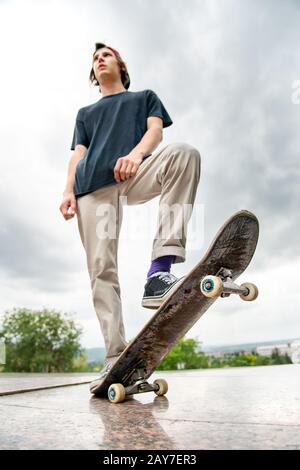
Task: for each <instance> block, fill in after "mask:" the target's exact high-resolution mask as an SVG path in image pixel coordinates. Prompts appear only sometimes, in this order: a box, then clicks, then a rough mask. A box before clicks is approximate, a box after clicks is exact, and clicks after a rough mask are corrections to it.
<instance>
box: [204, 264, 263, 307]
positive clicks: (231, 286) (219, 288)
mask: <svg viewBox="0 0 300 470" xmlns="http://www.w3.org/2000/svg"><path fill="white" fill-rule="evenodd" d="M200 290H201V292H202V294H203V295H205V297H209V298H214V297H219V296H221V297H229V296H230V295H231V294H238V295H239V296H240V297H241V299H243V300H246V301H252V300H255V299H256V297H257V296H258V288H257V287H256V285H255V284H251V283H249V282H245V283H244V284H241V285H240V286H239V285H238V284H236V283H235V282H233V280H232V272H231V270H230V269H227V268H221V269H219V271H218V272H217V274H216V275H215V276H212V275H208V276H205V277H204V278H203V279H202V280H201V282H200Z"/></svg>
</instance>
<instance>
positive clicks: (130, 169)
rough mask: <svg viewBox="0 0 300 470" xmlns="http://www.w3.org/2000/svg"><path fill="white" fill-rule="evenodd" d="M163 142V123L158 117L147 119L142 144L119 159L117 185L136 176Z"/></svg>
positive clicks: (116, 173)
mask: <svg viewBox="0 0 300 470" xmlns="http://www.w3.org/2000/svg"><path fill="white" fill-rule="evenodd" d="M162 140H163V121H162V119H161V118H159V117H156V116H150V117H149V118H148V119H147V131H146V132H145V134H144V135H143V137H142V139H141V140H140V142H139V143H138V144H137V145H136V146H135V147H134V148H133V149H132V150H131V152H130V153H129V154H128V155H126V156H125V157H121V158H118V160H117V163H116V165H115V168H114V176H115V180H116V181H117V183H120V181H124V180H127V179H129V178H130V177H131V176H134V175H135V174H136V172H137V170H138V168H139V166H140V164H141V162H142V160H143V158H144V157H145V156H146V155H149V154H150V153H152V152H153V151H154V150H155V149H156V147H157V146H158V145H159V144H160V142H161V141H162Z"/></svg>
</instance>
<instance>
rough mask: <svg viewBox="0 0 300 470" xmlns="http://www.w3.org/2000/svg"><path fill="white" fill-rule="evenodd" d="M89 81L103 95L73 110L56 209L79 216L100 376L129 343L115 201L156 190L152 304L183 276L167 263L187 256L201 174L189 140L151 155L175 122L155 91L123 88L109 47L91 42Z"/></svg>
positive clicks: (148, 296)
mask: <svg viewBox="0 0 300 470" xmlns="http://www.w3.org/2000/svg"><path fill="white" fill-rule="evenodd" d="M90 81H91V82H92V83H94V84H95V85H96V86H99V91H100V92H101V94H102V98H101V99H100V100H99V101H97V102H96V103H94V104H92V105H89V106H86V107H84V108H81V109H79V111H78V114H77V118H76V124H75V129H74V135H73V141H72V145H71V150H74V154H73V155H72V157H71V160H70V163H69V169H68V177H67V183H66V188H65V191H64V193H63V202H62V204H61V206H60V211H61V212H62V214H63V216H64V218H65V220H69V219H71V218H72V217H74V215H75V214H77V221H78V228H79V232H80V236H81V240H82V244H83V246H84V249H85V252H86V258H87V266H88V271H89V275H90V280H91V288H92V295H93V303H94V307H95V310H96V313H97V316H98V319H99V322H100V326H101V330H102V333H103V336H104V340H105V347H106V360H105V368H104V370H103V371H102V373H101V375H100V378H99V380H101V379H102V378H103V377H105V375H106V374H107V372H108V370H109V369H110V367H111V366H112V364H113V363H114V362H115V360H116V359H117V358H118V356H119V355H120V353H121V352H122V351H123V350H124V349H125V347H126V345H127V343H126V340H125V333H124V325H123V319H122V306H121V298H120V286H119V280H118V264H117V251H118V239H119V233H120V228H121V222H122V203H120V200H121V201H123V200H124V199H126V203H127V204H130V205H131V204H142V203H144V202H146V201H149V200H150V199H153V198H154V197H156V196H159V195H160V203H159V223H158V229H157V234H156V236H155V239H154V243H153V250H152V257H151V260H152V262H151V266H150V269H149V271H148V274H147V281H146V284H145V291H144V296H143V299H142V305H143V306H144V307H147V308H157V307H158V306H159V305H160V304H161V303H162V301H164V300H165V299H166V298H167V296H169V295H170V294H171V293H172V291H173V290H174V287H175V285H177V283H178V282H180V279H177V278H176V277H175V276H174V275H173V274H171V273H170V267H171V264H172V263H180V262H183V261H185V243H186V224H187V221H188V219H189V217H190V215H191V210H192V207H193V204H194V199H195V195H196V190H197V186H198V182H199V178H200V154H199V152H198V150H197V149H195V148H194V147H192V146H191V145H189V144H186V143H173V144H170V145H167V146H165V147H163V148H162V149H161V150H159V151H157V152H156V153H153V152H154V150H155V149H156V147H157V146H158V145H159V144H160V142H161V141H162V138H163V136H162V134H163V132H162V129H163V128H164V127H168V126H170V125H171V124H172V120H171V118H170V116H169V114H168V113H167V111H166V109H165V107H164V106H163V104H162V102H161V101H160V99H159V98H158V96H157V95H156V94H155V93H154V92H153V91H152V90H143V91H137V92H130V91H128V88H129V86H130V78H129V74H128V71H127V68H126V65H125V62H124V61H123V60H122V58H121V56H120V54H119V53H118V52H117V51H116V50H115V49H113V48H112V47H110V46H106V45H105V44H103V43H96V49H95V51H94V54H93V66H92V70H91V72H90ZM121 197H122V199H120V198H121ZM174 207H175V208H178V207H179V208H182V209H183V210H182V211H179V212H180V213H179V214H178V211H177V214H175V217H173V218H172V214H171V213H170V211H168V208H171V212H172V209H173V208H174ZM186 207H187V208H188V209H189V210H188V212H186V211H185V210H184V208H186ZM183 213H184V214H185V216H182V214H183ZM173 215H174V214H173ZM170 220H172V222H171V223H170ZM167 225H168V230H167V234H166V233H164V234H163V236H162V232H166V230H164V229H166V226H167ZM107 227H108V230H107ZM131 258H132V261H133V262H134V255H133V254H132V255H131V256H130V258H129V259H128V262H129V261H131Z"/></svg>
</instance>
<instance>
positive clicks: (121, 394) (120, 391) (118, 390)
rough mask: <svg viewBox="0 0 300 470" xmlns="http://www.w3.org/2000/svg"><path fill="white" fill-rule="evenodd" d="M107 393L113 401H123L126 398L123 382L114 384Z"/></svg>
mask: <svg viewBox="0 0 300 470" xmlns="http://www.w3.org/2000/svg"><path fill="white" fill-rule="evenodd" d="M107 395H108V399H109V401H111V402H112V403H121V402H122V401H124V400H125V396H126V392H125V388H124V386H123V385H122V384H112V385H111V386H110V387H109V389H108V393H107Z"/></svg>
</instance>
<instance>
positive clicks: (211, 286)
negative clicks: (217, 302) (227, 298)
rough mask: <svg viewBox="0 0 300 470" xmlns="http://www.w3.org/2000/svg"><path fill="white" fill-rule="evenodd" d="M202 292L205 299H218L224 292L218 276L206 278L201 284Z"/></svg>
mask: <svg viewBox="0 0 300 470" xmlns="http://www.w3.org/2000/svg"><path fill="white" fill-rule="evenodd" d="M200 290H201V292H202V294H203V295H205V297H218V296H219V295H221V294H222V292H223V283H222V281H221V279H220V278H219V277H218V276H205V277H204V278H203V279H202V281H201V282H200Z"/></svg>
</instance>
